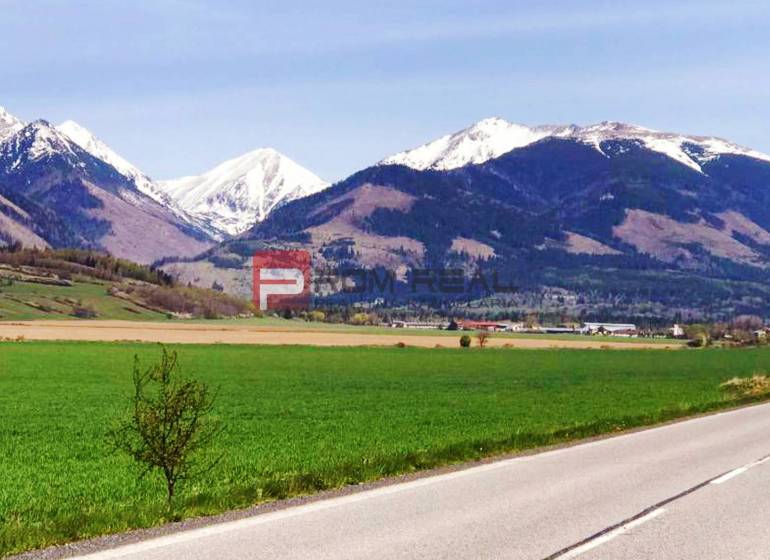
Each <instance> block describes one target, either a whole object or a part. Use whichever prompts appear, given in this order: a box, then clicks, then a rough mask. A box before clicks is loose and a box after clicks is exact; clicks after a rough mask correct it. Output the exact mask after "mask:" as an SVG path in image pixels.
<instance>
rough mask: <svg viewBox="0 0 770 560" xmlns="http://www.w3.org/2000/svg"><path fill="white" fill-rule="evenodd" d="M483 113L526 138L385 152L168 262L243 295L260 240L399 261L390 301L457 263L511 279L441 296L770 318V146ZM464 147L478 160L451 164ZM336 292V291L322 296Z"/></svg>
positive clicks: (328, 255) (606, 313)
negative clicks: (395, 157)
mask: <svg viewBox="0 0 770 560" xmlns="http://www.w3.org/2000/svg"><path fill="white" fill-rule="evenodd" d="M490 123H494V124H493V125H492V126H491V127H490V126H489V124H490ZM481 124H482V126H479V127H477V128H476V129H475V132H479V131H486V132H487V133H488V132H489V131H490V130H498V129H499V130H503V131H505V134H506V135H507V136H506V138H507V142H508V145H510V143H511V142H512V141H514V140H515V143H517V144H519V145H518V146H517V147H515V148H514V149H512V150H509V151H508V152H505V153H502V154H497V151H499V150H502V149H504V148H503V147H500V146H501V145H502V142H500V143H497V142H496V141H493V140H490V139H491V138H492V136H489V135H479V134H476V133H474V134H470V133H468V134H466V132H467V131H463V132H461V133H458V134H457V135H450V136H449V137H447V138H449V139H452V140H448V139H444V140H441V144H440V145H441V146H443V147H444V149H443V150H434V151H432V152H431V150H423V151H422V152H420V153H421V154H423V155H424V154H427V153H428V152H431V157H430V158H428V157H422V156H420V157H419V158H418V157H417V156H415V155H414V154H411V155H410V154H409V152H406V153H405V155H403V156H399V161H402V162H406V161H408V162H409V163H410V164H409V165H405V164H388V163H385V162H387V161H390V159H388V160H384V162H381V163H380V164H378V165H375V166H373V167H370V168H368V169H364V170H362V171H360V172H358V173H356V174H354V175H352V176H351V177H349V178H348V179H346V180H344V181H342V182H340V183H337V184H336V185H334V186H332V187H331V188H329V189H327V190H324V191H323V192H320V193H317V194H315V195H312V196H309V197H307V198H303V199H300V200H297V201H294V202H292V203H289V204H286V205H284V206H282V207H281V208H278V209H276V210H275V211H274V212H273V213H272V214H271V215H270V216H268V218H267V219H266V220H264V221H263V222H262V223H259V224H257V225H256V226H254V227H253V228H252V229H251V230H250V231H248V232H245V233H244V234H243V235H241V236H240V237H239V238H238V239H237V240H234V241H231V242H228V243H225V244H223V245H222V246H220V247H218V248H216V249H214V250H212V251H209V252H208V253H207V254H206V255H204V256H203V257H202V258H199V259H197V260H194V261H192V262H189V263H178V264H177V265H174V267H173V270H172V272H173V273H175V274H178V275H180V276H181V277H183V278H184V279H185V280H187V281H192V282H200V283H202V284H203V285H211V282H212V278H216V279H217V280H218V281H219V282H220V283H221V284H222V285H224V286H225V287H226V289H229V290H232V291H240V292H241V293H243V294H244V295H246V294H247V292H248V290H249V289H250V280H249V279H250V274H251V271H250V269H249V266H250V256H251V254H252V253H253V251H255V250H257V249H261V248H304V249H307V250H309V251H311V252H312V254H313V259H314V266H315V267H316V268H322V269H323V268H332V269H335V268H339V267H342V268H347V269H350V268H356V267H362V268H364V269H367V270H387V271H391V272H393V273H394V274H395V276H396V277H397V278H398V279H399V280H401V281H402V282H401V284H402V286H401V291H400V292H398V290H397V293H396V294H395V295H392V297H393V298H395V300H396V301H405V300H410V301H411V299H414V298H415V294H414V293H410V292H409V282H410V280H409V278H410V274H411V277H412V278H413V277H414V271H415V269H421V268H430V269H441V270H446V269H452V270H455V269H457V270H461V271H462V273H463V275H464V278H465V279H466V280H467V279H469V278H470V277H472V276H473V275H474V274H475V273H478V272H479V271H482V272H483V271H486V272H487V273H490V274H494V275H500V276H504V277H505V278H507V279H509V280H510V282H511V283H513V284H514V285H515V286H516V288H517V291H516V293H515V294H514V295H511V294H507V295H505V297H504V300H505V301H503V302H502V303H501V302H500V301H497V302H496V303H495V304H494V305H492V304H490V303H489V301H490V298H491V297H493V296H495V294H494V293H490V291H489V290H485V289H484V286H483V285H478V284H476V285H472V286H471V287H470V288H469V287H468V286H466V287H465V288H466V289H464V290H462V291H461V292H460V293H453V294H446V293H440V294H437V295H436V294H434V304H436V305H446V304H447V302H448V301H451V300H465V301H467V300H474V301H482V302H484V303H483V305H485V306H487V308H492V309H497V310H498V311H499V310H500V309H501V308H502V309H503V310H507V311H508V312H511V311H513V312H516V313H522V312H527V311H529V310H533V309H536V310H543V309H545V310H548V311H551V312H553V313H555V314H557V315H569V316H583V317H585V316H589V315H590V316H593V317H597V318H598V317H604V318H610V317H626V318H628V317H632V316H640V317H665V318H670V319H677V318H679V319H682V318H704V317H708V318H722V317H729V316H732V315H735V314H740V313H758V314H762V315H765V316H770V157H768V156H766V155H764V154H761V153H759V152H756V151H753V150H750V149H748V148H743V147H740V146H737V145H735V144H732V143H730V142H727V141H725V140H720V139H717V138H713V137H701V136H690V135H681V134H674V133H665V132H656V131H652V130H649V129H646V128H643V127H639V126H634V125H628V124H623V123H616V122H605V123H600V124H597V125H591V126H586V127H578V126H572V125H571V126H565V127H538V128H535V129H531V130H532V131H534V132H533V134H524V133H522V134H520V133H521V130H519V129H514V128H511V127H508V126H505V125H504V124H502V123H500V122H498V121H482V123H481ZM471 129H473V127H471ZM471 129H468V130H471ZM512 131H516V132H515V133H514V132H512ZM544 132H548V133H547V134H545V136H543V137H542V138H539V139H535V140H532V141H530V139H531V138H533V137H534V136H536V135H537V134H542V133H544ZM533 135H534V136H533ZM466 136H467V138H468V140H465V138H466ZM514 136H515V137H516V138H515V139H514V140H511V138H513V137H514ZM469 146H471V147H472V149H470V148H468V147H469ZM466 148H468V149H466ZM468 158H470V159H472V160H474V161H477V162H476V163H470V164H466V165H460V166H459V167H455V164H459V162H460V161H463V160H464V159H468ZM410 271H411V272H410ZM369 295H371V294H369ZM423 295H425V294H423ZM335 296H339V289H337V290H336V291H335V289H331V288H330V289H329V290H328V293H326V294H325V296H324V297H327V298H333V297H335ZM366 296H367V294H362V295H361V297H362V298H363V297H366ZM373 299H374V298H373ZM420 299H424V298H423V297H422V295H421V296H420Z"/></svg>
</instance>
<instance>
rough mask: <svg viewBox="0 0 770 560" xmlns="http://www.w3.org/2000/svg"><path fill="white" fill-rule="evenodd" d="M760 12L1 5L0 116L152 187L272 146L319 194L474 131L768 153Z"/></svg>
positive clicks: (741, 5) (684, 6)
mask: <svg viewBox="0 0 770 560" xmlns="http://www.w3.org/2000/svg"><path fill="white" fill-rule="evenodd" d="M768 29H770V6H768V3H767V2H761V1H751V2H749V1H742V0H733V1H731V2H711V1H708V0H700V1H697V2H689V1H683V2H676V3H675V2H671V1H667V2H655V1H653V2H639V1H635V2H619V1H615V2H600V1H593V0H591V1H588V0H584V1H579V2H578V1H551V2H546V1H539V2H535V1H533V2H528V1H516V0H509V1H489V2H482V1H478V2H472V1H465V2H461V1H452V0H449V1H443V2H439V1H432V0H429V1H420V0H412V1H403V2H379V1H376V0H367V1H361V0H358V1H352V0H339V1H337V0H326V1H319V2H292V1H291V0H283V1H272V0H270V1H267V0H257V1H241V0H233V1H228V0H217V1H214V0H207V1H204V0H133V1H125V0H123V1H112V0H97V1H90V0H89V1H86V0H0V105H3V106H5V107H6V108H8V110H9V111H11V112H12V113H14V114H16V115H17V116H19V117H21V118H24V119H27V120H31V119H35V118H46V119H48V120H50V121H52V122H59V121H62V120H65V119H68V118H71V119H74V120H76V121H78V122H80V123H81V124H82V125H84V126H86V127H87V128H90V129H91V130H92V131H94V132H95V133H96V134H97V135H98V136H99V137H101V138H102V139H103V140H104V141H106V142H107V143H108V144H110V145H111V146H112V147H113V148H115V149H116V150H117V151H118V152H119V153H121V154H122V155H123V156H124V157H126V158H128V159H129V160H130V161H132V162H133V163H135V164H137V165H138V166H139V167H141V168H142V169H143V170H144V171H145V172H147V173H148V174H150V175H151V176H153V177H156V178H170V177H176V176H179V175H189V174H196V173H199V172H201V171H204V170H206V169H208V168H210V167H212V166H214V165H215V164H217V163H219V162H221V161H223V160H225V159H228V158H230V157H234V156H236V155H240V154H241V153H244V152H246V151H249V150H251V149H254V148H257V147H260V146H272V147H275V148H276V149H278V150H280V151H282V152H284V153H285V154H287V155H288V156H290V157H292V158H293V159H295V160H296V161H297V162H299V163H300V164H302V165H304V166H306V167H308V168H309V169H311V170H312V171H314V172H316V173H318V174H319V175H321V176H323V177H324V178H326V179H329V180H335V179H339V178H342V177H344V176H346V175H348V174H349V173H351V172H353V171H356V170H358V169H360V168H362V167H365V166H367V165H369V164H371V163H374V162H375V161H377V160H379V159H381V158H382V157H384V156H386V155H389V154H390V153H392V152H396V151H400V150H402V149H404V148H407V147H412V146H414V145H417V144H421V143H423V142H425V141H428V140H431V139H433V138H435V137H437V136H440V135H442V134H445V133H447V132H452V131H455V130H457V129H460V128H463V127H464V126H466V125H468V124H470V123H472V122H475V121H477V120H480V119H482V118H485V117H489V116H500V117H503V118H506V119H508V120H512V121H515V122H522V123H525V124H544V123H577V124H587V123H591V122H596V121H601V120H622V121H629V122H634V123H637V124H641V125H645V126H648V127H652V128H659V129H663V130H675V131H680V132H687V133H693V134H713V135H717V136H723V137H726V138H729V139H731V140H734V141H736V142H739V143H742V144H745V145H749V146H751V147H753V148H756V149H760V150H762V151H765V152H770V55H768V53H770V33H768Z"/></svg>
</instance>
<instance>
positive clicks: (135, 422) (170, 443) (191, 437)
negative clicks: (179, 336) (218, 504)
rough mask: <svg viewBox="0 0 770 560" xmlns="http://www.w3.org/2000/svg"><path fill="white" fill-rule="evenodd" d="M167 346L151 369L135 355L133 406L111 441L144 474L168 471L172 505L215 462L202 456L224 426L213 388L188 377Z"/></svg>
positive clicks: (111, 434) (118, 424)
mask: <svg viewBox="0 0 770 560" xmlns="http://www.w3.org/2000/svg"><path fill="white" fill-rule="evenodd" d="M161 349H162V354H161V360H160V362H159V363H157V364H155V365H153V366H151V367H150V368H149V369H147V370H145V371H142V370H141V369H140V367H139V358H138V357H137V356H134V369H133V382H134V395H133V397H132V401H131V410H130V412H129V413H128V414H127V415H126V417H125V418H123V419H121V420H119V421H118V423H117V425H116V427H115V428H113V429H112V430H110V431H109V432H108V433H107V439H108V441H109V443H110V444H111V445H112V447H113V448H114V449H116V450H118V451H123V452H125V453H127V454H128V455H130V456H131V458H133V459H134V460H135V461H136V462H137V463H139V464H140V465H141V466H142V476H144V474H146V473H149V472H152V471H159V472H160V473H161V474H162V475H163V477H164V479H165V482H166V497H167V500H168V503H169V504H171V501H172V499H173V498H174V493H175V491H176V489H177V485H178V484H179V483H180V482H182V481H184V480H187V479H189V478H191V476H193V475H194V474H201V473H203V472H206V471H208V470H210V469H211V468H213V466H214V465H215V463H216V461H213V462H208V463H207V464H204V463H202V462H201V461H196V459H197V458H198V457H197V456H198V454H199V452H200V451H202V450H203V449H205V448H206V447H207V446H208V445H209V444H210V443H211V442H213V441H214V439H215V438H216V437H217V436H218V435H219V434H220V433H221V428H220V426H219V425H218V424H217V423H216V421H214V420H212V419H211V412H212V408H213V405H214V398H215V397H214V395H213V394H212V393H211V391H209V388H208V386H207V385H206V384H204V383H200V382H199V381H195V380H194V379H184V378H182V377H181V375H180V374H179V369H178V361H177V354H176V352H169V351H167V350H166V348H165V347H162V346H161Z"/></svg>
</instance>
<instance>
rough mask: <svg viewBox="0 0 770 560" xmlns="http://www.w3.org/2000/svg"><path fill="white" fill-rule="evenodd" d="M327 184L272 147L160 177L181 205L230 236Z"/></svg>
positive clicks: (164, 188)
mask: <svg viewBox="0 0 770 560" xmlns="http://www.w3.org/2000/svg"><path fill="white" fill-rule="evenodd" d="M326 187H328V183H326V182H325V181H323V180H322V179H320V178H319V177H317V176H316V175H314V174H313V173H311V172H310V171H308V170H307V169H304V168H303V167H301V166H299V165H298V164H296V163H295V162H294V161H292V160H291V159H289V158H288V157H286V156H284V155H282V154H280V153H278V152H277V151H275V150H273V149H271V148H260V149H258V150H254V151H252V152H249V153H247V154H244V155H242V156H240V157H237V158H235V159H231V160H228V161H226V162H224V163H222V164H220V165H218V166H217V167H215V168H214V169H212V170H211V171H208V172H206V173H204V174H203V175H198V176H194V177H183V178H181V179H174V180H170V181H163V182H161V183H159V188H160V189H161V190H162V192H164V193H165V194H167V195H168V196H169V197H170V199H171V200H173V201H174V203H175V204H177V205H178V206H179V207H180V208H181V209H183V210H184V211H185V212H187V213H189V214H190V215H192V216H194V217H195V218H197V219H198V220H200V221H201V222H203V223H205V224H207V225H208V226H209V227H210V228H211V229H213V230H216V231H219V232H221V233H223V234H225V235H228V236H236V235H239V234H241V233H243V232H244V231H246V230H247V229H249V228H250V227H252V226H253V225H254V224H255V223H256V222H259V221H262V220H264V219H265V218H266V217H267V216H268V214H270V212H272V211H273V210H274V209H276V208H278V207H280V206H281V205H283V204H286V203H287V202H290V201H292V200H296V199H298V198H302V197H305V196H308V195H311V194H315V193H317V192H319V191H321V190H323V189H325V188H326Z"/></svg>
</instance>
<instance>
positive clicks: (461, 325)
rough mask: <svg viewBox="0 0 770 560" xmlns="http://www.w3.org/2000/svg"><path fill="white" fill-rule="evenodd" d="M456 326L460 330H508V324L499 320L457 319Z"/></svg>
mask: <svg viewBox="0 0 770 560" xmlns="http://www.w3.org/2000/svg"><path fill="white" fill-rule="evenodd" d="M457 328H458V329H460V330H461V331H490V332H501V331H507V330H509V328H508V325H507V324H506V323H503V322H499V321H470V320H462V321H457Z"/></svg>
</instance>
